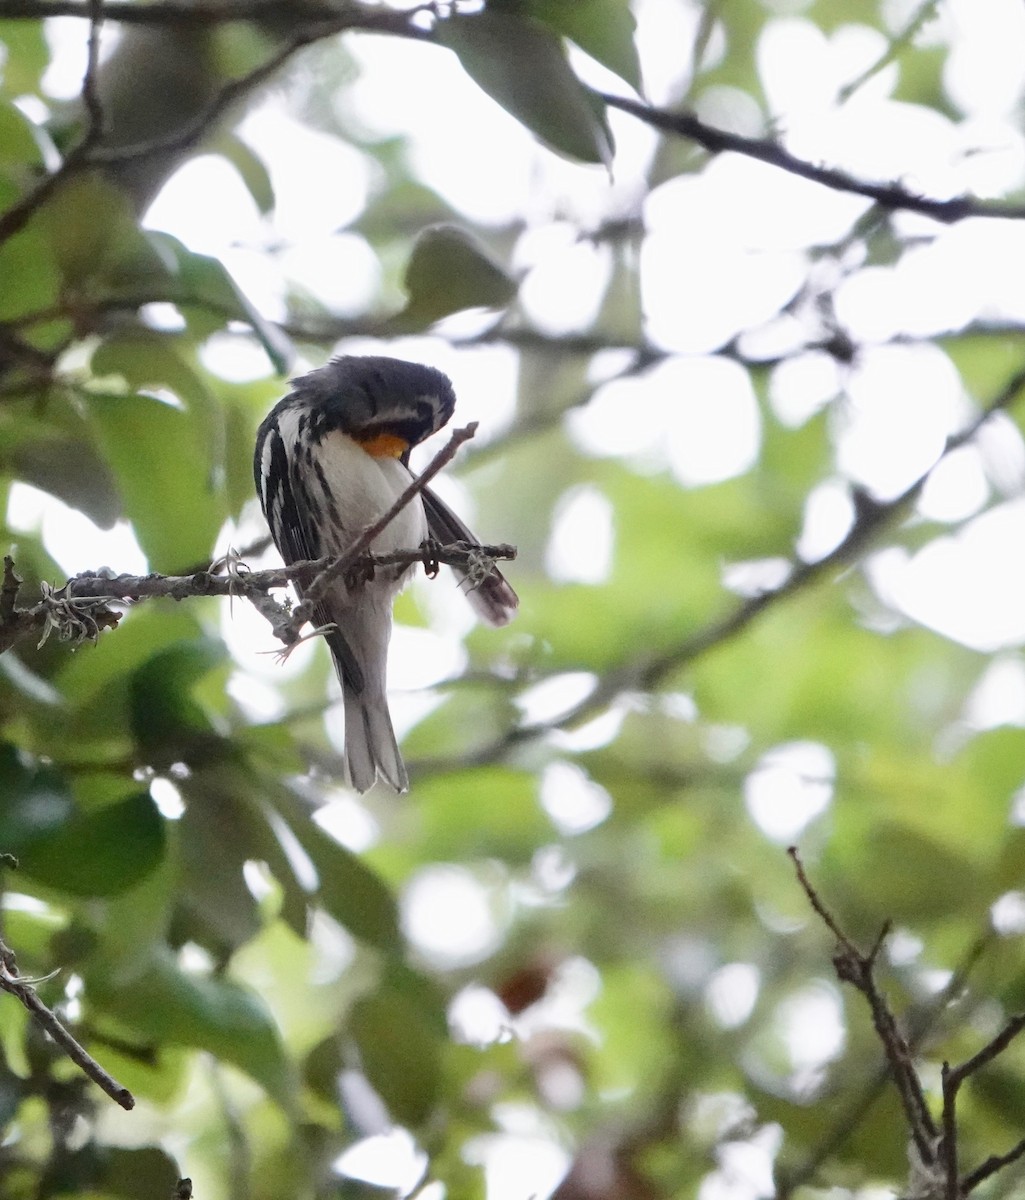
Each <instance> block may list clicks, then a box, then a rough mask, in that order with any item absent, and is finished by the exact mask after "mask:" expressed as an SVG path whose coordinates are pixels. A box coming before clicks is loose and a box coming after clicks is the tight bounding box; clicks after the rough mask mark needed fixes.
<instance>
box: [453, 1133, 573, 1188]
mask: <svg viewBox="0 0 1025 1200" xmlns="http://www.w3.org/2000/svg"><path fill="white" fill-rule="evenodd" d="M463 1157H464V1158H465V1160H466V1161H467V1162H468V1163H470V1164H471V1165H483V1167H484V1178H485V1181H486V1187H487V1197H488V1200H526V1198H527V1197H535V1196H536V1197H542V1196H549V1195H551V1193H552V1192H553V1191H554V1190H555V1188H556V1187H557V1185H558V1183H559V1181H560V1180H561V1179H562V1177H563V1176H564V1175H565V1174H566V1172H567V1170H568V1169H569V1165H570V1157H569V1155H568V1154H567V1153H566V1151H565V1150H563V1149H562V1147H561V1146H559V1145H557V1144H556V1143H555V1142H554V1141H553V1140H551V1138H550V1137H544V1136H542V1135H540V1134H539V1135H537V1136H534V1137H520V1136H514V1135H512V1134H503V1133H490V1134H482V1135H479V1136H478V1137H474V1138H470V1139H469V1140H468V1141H467V1143H466V1144H465V1146H464V1147H463Z"/></svg>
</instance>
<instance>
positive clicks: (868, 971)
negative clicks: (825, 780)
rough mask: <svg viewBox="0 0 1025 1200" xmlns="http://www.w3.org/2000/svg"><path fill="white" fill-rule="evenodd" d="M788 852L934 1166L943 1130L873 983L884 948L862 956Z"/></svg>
mask: <svg viewBox="0 0 1025 1200" xmlns="http://www.w3.org/2000/svg"><path fill="white" fill-rule="evenodd" d="M787 853H788V854H789V855H790V857H791V859H793V862H794V867H795V870H796V872H797V879H798V882H799V883H800V885H801V887H802V889H803V890H804V894H805V895H806V896H807V897H808V902H809V903H810V904H811V906H812V908H813V909H814V911H815V913H816V914H817V915H818V917H819V918H820V919H821V921H822V922H823V924H824V925H825V926H826V928H827V929H828V930H829V932H830V933H831V934H832V935H833V936H834V937H835V938H836V940H837V943H838V946H839V950H838V952H837V954H836V955H835V957H834V958H833V965H834V967H835V968H836V973H837V976H838V978H839V979H840V980H841V981H842V982H844V983H849V984H851V986H852V987H854V988H856V989H857V990H858V991H859V992H861V994H862V995H863V996H864V997H865V999H866V1000H867V1001H868V1005H869V1009H870V1011H871V1013H872V1024H873V1025H874V1027H875V1030H876V1033H877V1034H878V1036H879V1040H880V1042H881V1043H882V1045H883V1049H884V1050H885V1051H886V1057H887V1060H888V1062H889V1064H890V1070H891V1072H892V1074H893V1081H894V1083H895V1084H896V1086H897V1091H898V1092H899V1094H900V1098H901V1104H902V1105H903V1107H904V1115H905V1118H906V1119H907V1123H908V1130H909V1132H910V1134H911V1138H912V1140H913V1141H914V1143H915V1149H916V1151H917V1152H918V1157H919V1158H920V1160H921V1161H922V1163H923V1164H924V1165H925V1166H927V1167H929V1166H932V1165H933V1164H934V1163H935V1162H936V1139H937V1136H938V1134H939V1130H938V1129H937V1128H936V1122H935V1121H934V1120H933V1116H932V1113H931V1112H930V1111H929V1106H928V1104H927V1103H926V1099H925V1092H924V1090H923V1088H922V1081H921V1080H920V1079H919V1077H918V1072H917V1071H916V1070H915V1065H914V1062H913V1061H912V1057H911V1048H910V1047H909V1046H908V1043H907V1040H906V1039H905V1037H904V1035H903V1034H902V1033H901V1031H900V1028H899V1026H898V1025H897V1020H896V1018H895V1017H894V1015H893V1013H892V1012H891V1011H890V1006H889V1005H888V1004H887V1002H886V999H885V997H884V996H883V994H882V993H881V992H880V991H879V988H878V986H877V985H876V981H875V973H874V969H875V962H876V958H877V956H878V953H879V950H880V947H881V944H882V942H881V939H878V938H877V939H876V942H875V943H874V945H873V947H872V951H871V953H869V954H862V953H861V951H860V950H859V949H858V948H857V946H855V944H854V943H853V942H852V941H851V939H850V938H849V937H848V936H847V935H846V934H845V933H844V931H843V929H841V927H840V925H839V923H838V922H837V921H836V919H835V918H834V917H833V915H832V914H831V913H830V911H829V909H828V908H827V907H826V905H825V904H824V902H823V901H822V898H821V897H820V896H819V894H818V892H817V891H816V889H815V886H814V885H813V884H812V882H811V880H810V879H809V878H808V876H807V874H806V872H805V870H804V864H803V863H802V862H801V856H800V854H799V853H798V850H797V847H796V846H791V847H790V848H789V850H788V851H787Z"/></svg>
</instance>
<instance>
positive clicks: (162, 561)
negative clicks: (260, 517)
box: [87, 394, 226, 571]
mask: <svg viewBox="0 0 1025 1200" xmlns="http://www.w3.org/2000/svg"><path fill="white" fill-rule="evenodd" d="M87 405H88V411H89V414H90V417H91V419H92V421H93V424H94V428H95V430H96V434H97V438H98V440H99V442H100V445H101V446H102V448H103V451H104V453H105V454H106V456H107V459H108V461H109V462H110V464H111V466H112V467H113V469H114V474H115V476H116V477H117V481H118V485H119V487H120V489H121V494H122V496H123V497H124V503H125V509H126V511H127V512H130V513H131V514H132V524H133V527H134V528H135V532H136V535H137V536H138V538H139V543H140V545H141V546H142V548H143V550H144V551H145V552H146V556H147V558H148V559H149V561H150V564H151V566H152V567H153V568H154V569H156V570H164V571H174V570H177V569H181V568H184V567H187V566H189V565H191V564H192V563H195V562H200V561H202V560H203V559H207V558H209V556H210V552H211V550H212V547H213V543H214V539H215V538H216V536H217V531H218V529H219V528H220V526H221V521H222V520H223V519H224V517H225V516H226V505H225V503H224V496H223V494H222V493H221V492H220V491H219V490H218V489H217V488H216V487H215V485H214V480H213V473H212V464H211V461H210V446H209V443H208V440H207V438H206V436H205V431H204V430H203V428H202V422H201V421H200V420H198V419H197V418H196V417H195V416H194V415H193V414H192V413H188V412H183V411H182V410H181V409H178V408H174V407H173V406H172V405H170V404H165V403H164V402H163V401H161V400H157V399H154V398H153V397H152V396H145V395H134V396H116V395H95V394H94V395H90V396H89V398H88V400H87Z"/></svg>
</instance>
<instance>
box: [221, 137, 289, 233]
mask: <svg viewBox="0 0 1025 1200" xmlns="http://www.w3.org/2000/svg"><path fill="white" fill-rule="evenodd" d="M207 148H208V149H209V151H210V152H211V153H213V154H219V155H220V156H221V157H222V158H224V159H226V160H227V161H228V162H229V163H231V165H232V166H233V167H234V168H235V170H236V171H238V173H239V175H240V176H241V177H242V182H243V183H244V184H245V185H246V190H247V191H248V192H249V194H250V196H252V198H253V200H254V202H255V204H256V207H257V208H258V209H259V210H260V213H261V215H263V216H266V215H267V214H268V213H269V212H270V211H271V209H272V208H273V207H274V186H273V184H272V183H271V177H270V172H269V171H268V170H267V166H266V164H265V163H264V161H263V159H262V158H261V157H260V156H259V155H258V154H257V153H256V151H255V150H254V149H253V148H252V147H251V146H250V145H249V144H248V143H246V142H244V141H243V140H242V139H241V138H240V137H238V136H237V135H236V134H234V133H230V132H221V133H220V134H218V135H217V137H216V138H214V139H213V140H212V141H210V142H209V143H208V145H207Z"/></svg>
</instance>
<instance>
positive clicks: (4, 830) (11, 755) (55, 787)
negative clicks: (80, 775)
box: [0, 742, 75, 856]
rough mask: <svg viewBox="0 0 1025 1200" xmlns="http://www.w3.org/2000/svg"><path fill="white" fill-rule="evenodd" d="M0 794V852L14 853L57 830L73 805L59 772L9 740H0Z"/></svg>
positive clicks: (62, 824) (23, 849)
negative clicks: (41, 762)
mask: <svg viewBox="0 0 1025 1200" xmlns="http://www.w3.org/2000/svg"><path fill="white" fill-rule="evenodd" d="M0 797H2V802H0V852H3V853H6V854H13V855H15V856H17V855H20V854H22V853H24V851H25V850H27V849H28V848H29V847H31V846H32V845H33V844H35V843H36V842H38V841H41V840H44V839H46V838H48V837H52V836H54V835H55V834H56V833H58V831H59V830H60V829H61V828H62V827H63V826H64V825H65V824H66V823H67V822H68V821H69V820H70V819H71V817H72V814H73V813H74V808H75V805H74V800H73V799H72V797H71V792H70V790H69V788H68V786H67V784H66V783H65V781H64V778H63V776H62V775H61V774H60V772H59V771H57V770H56V768H54V767H52V766H48V765H42V764H38V763H36V762H35V760H34V759H33V758H32V757H31V756H30V755H29V754H27V753H26V752H25V751H24V750H19V749H18V748H17V747H16V746H12V745H11V744H10V743H9V742H4V743H2V744H0Z"/></svg>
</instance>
